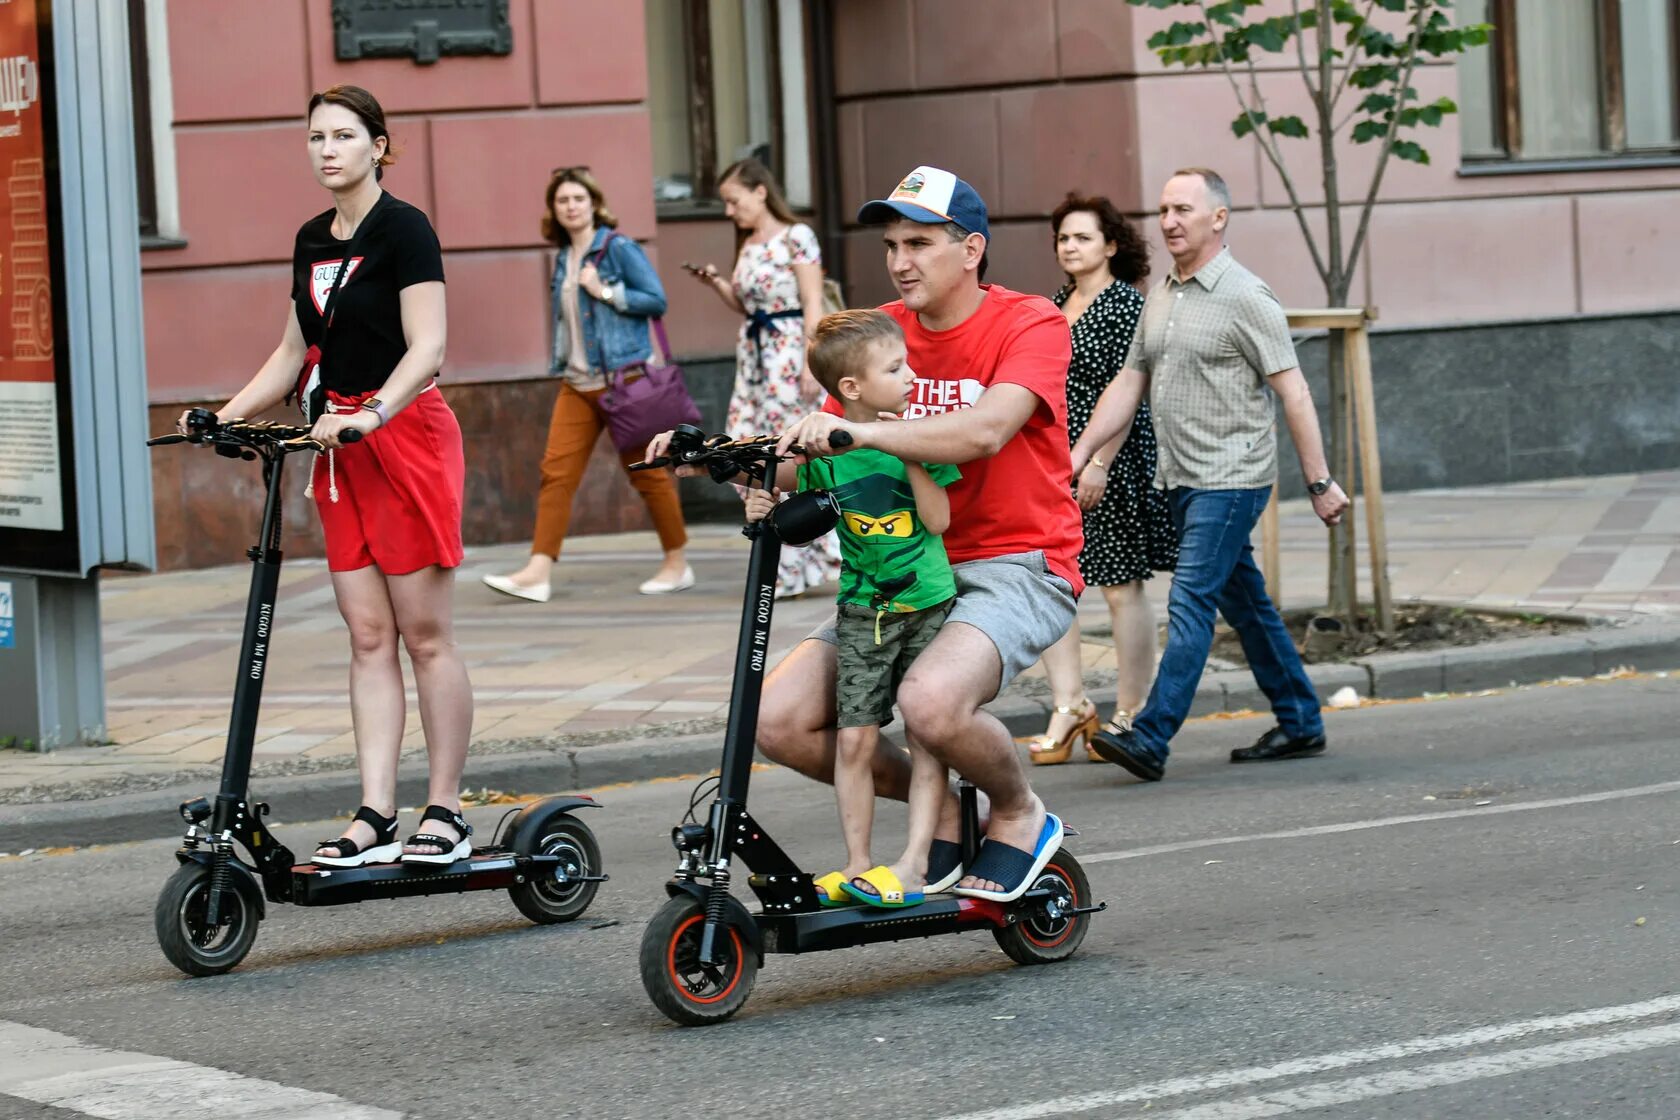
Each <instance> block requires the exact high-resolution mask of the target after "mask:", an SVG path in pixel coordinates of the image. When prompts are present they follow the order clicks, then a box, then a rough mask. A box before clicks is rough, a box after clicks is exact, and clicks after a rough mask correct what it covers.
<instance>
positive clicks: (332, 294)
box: [315, 191, 391, 361]
mask: <svg viewBox="0 0 1680 1120" xmlns="http://www.w3.org/2000/svg"><path fill="white" fill-rule="evenodd" d="M390 197H391V196H390V195H389V194H386V193H385V192H383V191H381V192H380V194H379V200H378V201H377V202H375V203H374V204H373V206H372V207H371V208H369V210H368V212H367V213H366V214H365V215H363V217H362V220H361V221H360V222H358V223H357V225H356V232H355V233H353V234H351V235H350V244H349V245H347V246H345V248H344V260H343V262H342V263H341V264H339V266H338V275H337V276H334V277H333V286H332V290H331V291H329V292H327V302H326V303H324V304H322V305H321V341H320V342H318V343H316V346H315V348H316V350H317V351H319V353H320V354H321V359H322V361H325V360H326V353H327V332H328V331H330V330H331V329H332V322H333V308H334V307H335V306H336V305H337V303H338V289H339V287H340V285H342V284H343V283H344V277H345V274H347V273H348V272H349V271H350V262H351V261H353V260H355V259H356V250H357V249H360V248H361V247H362V235H363V234H365V233H367V231H368V227H369V226H371V225H373V218H374V215H376V214H378V213H379V210H380V207H382V206H384V205H385V200H386V199H387V198H390Z"/></svg>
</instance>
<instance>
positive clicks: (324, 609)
mask: <svg viewBox="0 0 1680 1120" xmlns="http://www.w3.org/2000/svg"><path fill="white" fill-rule="evenodd" d="M1386 509H1387V521H1388V533H1389V556H1390V569H1391V577H1392V583H1393V589H1394V594H1395V597H1396V599H1397V600H1399V601H1405V600H1424V601H1435V602H1445V603H1454V604H1462V605H1465V606H1468V607H1475V608H1503V609H1530V610H1536V611H1552V612H1557V611H1562V612H1571V613H1577V614H1585V615H1592V616H1596V617H1600V618H1606V619H1613V620H1619V621H1624V622H1625V621H1636V620H1639V619H1644V618H1667V619H1673V620H1680V471H1670V472H1661V473H1653V474H1643V475H1620V476H1611V477H1601V478H1582V479H1564V480H1558V481H1551V482H1542V483H1526V484H1519V485H1513V486H1500V487H1478V488H1474V489H1465V490H1434V491H1418V492H1412V493H1404V494H1395V495H1390V496H1389V497H1388V499H1387V502H1386ZM1281 520H1282V538H1283V539H1282V555H1283V565H1284V575H1283V588H1282V591H1283V594H1282V598H1283V602H1284V605H1285V606H1286V607H1304V606H1311V605H1313V604H1314V603H1317V602H1322V601H1323V595H1324V583H1325V565H1326V562H1327V551H1328V550H1327V548H1326V544H1325V535H1324V531H1323V529H1322V527H1321V526H1320V525H1319V524H1318V522H1317V521H1316V519H1315V518H1314V517H1313V516H1312V512H1311V510H1310V508H1309V507H1308V506H1307V504H1306V503H1305V502H1304V501H1302V502H1287V503H1285V504H1284V506H1283V508H1282V519H1281ZM1359 532H1360V535H1361V538H1363V532H1364V519H1363V515H1362V513H1361V514H1360V517H1359ZM692 533H693V538H694V539H693V541H692V542H691V548H690V553H691V556H692V560H693V564H694V568H695V572H696V574H697V576H698V577H699V583H698V586H697V587H695V588H694V589H693V590H691V591H687V592H683V593H681V594H678V595H674V596H641V595H638V594H636V592H635V587H636V584H637V583H639V582H640V581H641V580H642V579H643V578H645V577H646V575H647V574H648V573H649V572H651V570H652V569H653V567H654V566H655V563H656V560H657V548H656V545H655V543H654V540H653V535H652V533H650V532H649V533H626V534H617V535H611V536H599V537H584V538H578V539H575V540H572V541H569V542H567V545H566V550H565V555H564V557H563V559H562V561H561V564H560V566H559V568H558V569H557V570H558V573H559V574H558V579H557V584H556V594H555V596H554V598H553V599H552V600H551V601H550V602H549V603H547V604H543V605H538V604H531V603H524V602H520V601H517V600H513V599H509V598H506V597H503V596H500V595H497V594H496V593H494V592H492V591H490V590H489V589H487V588H485V587H484V586H483V585H482V584H481V583H479V576H481V575H483V574H484V573H486V572H502V571H508V570H511V569H512V568H513V567H516V566H517V565H518V564H519V563H520V562H521V558H522V556H523V554H524V551H525V546H523V545H517V544H512V545H497V546H490V547H479V548H473V549H470V550H469V551H468V554H467V559H466V562H465V563H464V564H463V566H462V567H461V569H460V572H459V577H458V582H457V589H456V612H457V614H456V619H457V622H456V625H457V638H458V640H459V642H460V645H461V648H462V651H463V653H464V654H465V657H466V659H467V663H468V669H469V672H470V674H471V676H472V680H473V686H474V692H475V696H476V703H477V710H476V717H475V721H474V735H473V744H474V745H473V750H474V753H475V754H480V753H495V752H498V751H509V750H519V749H527V750H528V749H531V748H532V747H533V746H539V745H541V744H543V743H565V744H567V745H569V746H573V747H576V746H581V745H587V744H588V743H590V742H592V741H609V740H622V739H625V738H629V737H634V736H638V735H642V736H645V735H650V734H659V735H680V734H682V733H684V732H694V731H700V730H711V729H713V728H715V727H717V726H718V725H719V722H720V720H721V717H722V716H723V715H724V714H725V710H726V708H727V701H728V697H729V687H730V673H731V670H732V667H733V662H734V654H735V639H736V634H737V628H738V624H739V610H740V597H741V590H742V580H743V577H744V572H743V568H744V564H745V559H746V550H747V542H746V541H745V539H744V538H742V537H741V535H740V533H739V531H738V529H736V528H735V527H733V526H727V525H703V526H697V527H694V528H693V530H692ZM1364 543H1365V542H1364V541H1363V539H1361V545H1362V546H1363V544H1364ZM248 578H249V566H248V565H247V564H244V563H239V564H233V565H229V566H227V567H222V568H216V569H210V570H204V571H194V572H170V573H165V574H161V575H137V576H126V575H114V576H109V577H107V578H106V579H105V581H104V587H103V591H102V596H101V599H102V607H103V611H104V625H105V636H106V641H105V664H106V673H107V682H108V685H107V688H108V693H107V695H108V701H107V702H108V737H109V743H108V745H105V746H100V747H86V748H72V749H63V750H58V751H53V752H49V753H44V754H37V753H32V752H25V751H18V750H3V751H0V802H5V801H12V802H18V801H39V800H56V799H60V798H62V797H65V796H73V795H74V794H73V793H68V792H67V791H70V790H73V789H74V788H75V787H78V786H82V785H86V786H88V787H90V789H91V787H96V786H97V787H101V789H108V788H121V786H122V785H123V784H124V782H125V781H128V780H132V781H133V782H135V783H136V785H137V786H145V787H150V786H156V785H158V784H160V783H162V782H163V781H164V780H166V779H169V778H173V777H179V776H196V775H198V774H202V773H203V772H204V770H205V768H206V767H212V766H214V765H216V764H217V763H219V761H220V758H221V755H222V750H223V746H224V740H225V735H226V723H227V716H228V705H229V700H230V697H231V692H232V683H233V673H234V671H235V669H234V664H233V662H234V656H235V653H236V650H237V645H238V639H239V633H240V622H241V618H242V616H243V611H244V604H245V597H246V587H247V581H248ZM1361 583H1362V585H1366V584H1368V572H1364V573H1362V578H1361ZM1166 595H1167V580H1166V579H1165V578H1161V579H1157V580H1155V581H1153V582H1152V584H1151V586H1150V598H1151V600H1152V602H1153V603H1154V604H1155V607H1156V610H1157V612H1158V613H1164V610H1165V604H1166ZM830 609H831V602H830V601H829V600H828V598H827V596H826V595H824V594H821V593H819V594H818V595H816V596H808V597H806V598H802V599H798V600H793V601H789V602H783V603H780V604H778V606H777V613H776V621H775V629H774V643H773V644H774V647H775V648H774V650H773V656H774V657H780V656H781V654H782V653H783V652H785V651H786V650H788V649H790V648H792V646H793V645H794V644H796V643H797V642H798V641H799V640H801V639H802V638H803V637H804V635H806V634H807V633H809V632H810V631H811V630H812V629H813V628H815V626H816V625H817V624H818V623H819V622H820V621H821V620H822V619H823V618H824V617H825V616H826V615H827V613H828V612H829V611H830ZM277 615H278V621H277V626H276V628H275V632H274V641H273V646H272V652H271V655H270V659H269V662H268V675H267V679H266V682H265V689H264V700H263V719H262V725H261V729H260V731H259V737H258V742H257V746H256V759H255V763H256V767H257V770H258V772H259V773H263V772H269V773H274V772H282V773H284V772H305V771H310V770H315V769H332V770H337V769H341V768H343V767H346V766H348V765H349V764H350V760H351V759H352V758H353V755H354V741H353V737H352V735H351V733H350V729H349V728H350V718H349V710H348V704H347V701H346V696H345V691H346V683H345V682H346V675H347V671H348V664H349V652H348V649H347V647H346V642H345V638H344V632H343V624H342V622H341V621H340V619H339V617H338V614H337V611H336V609H335V607H334V604H333V596H332V586H331V582H330V579H329V576H328V573H327V571H326V568H325V566H324V564H323V563H322V562H321V561H319V560H298V561H292V562H289V563H288V564H287V566H286V568H285V570H284V572H283V575H282V585H281V594H280V600H279V605H278V608H277ZM1081 617H1082V618H1083V619H1085V620H1086V622H1087V623H1088V624H1100V623H1105V622H1106V612H1105V610H1104V609H1103V605H1102V600H1101V598H1100V597H1099V596H1095V595H1092V596H1087V597H1086V598H1085V602H1084V603H1083V604H1082V605H1081ZM1084 652H1085V665H1086V670H1087V672H1088V673H1090V674H1094V675H1096V676H1098V677H1101V676H1104V675H1111V674H1112V672H1113V669H1114V651H1113V648H1112V646H1110V645H1107V644H1104V643H1103V642H1101V641H1100V640H1092V641H1089V642H1087V643H1086V645H1085V650H1084ZM1215 668H1217V666H1216V667H1215ZM1039 673H1040V670H1038V669H1034V670H1032V671H1031V673H1029V675H1028V677H1027V678H1024V679H1023V681H1022V682H1020V683H1018V684H1017V685H1016V686H1012V691H1014V692H1022V691H1025V692H1042V682H1035V681H1034V680H1033V679H1032V678H1033V677H1035V676H1036V675H1038V674H1039ZM410 681H411V682H412V676H411V677H410ZM410 707H411V709H412V707H413V694H412V687H411V691H410ZM403 743H404V747H405V750H406V749H409V748H420V747H421V746H422V745H423V744H422V738H421V732H420V726H419V719H418V716H417V715H414V714H411V716H410V719H409V724H408V728H407V733H406V734H405V736H404V739H403ZM471 778H472V770H471V767H469V769H468V781H469V784H470V782H471ZM84 795H85V794H84Z"/></svg>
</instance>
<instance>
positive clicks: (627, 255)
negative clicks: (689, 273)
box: [549, 227, 665, 373]
mask: <svg viewBox="0 0 1680 1120" xmlns="http://www.w3.org/2000/svg"><path fill="white" fill-rule="evenodd" d="M612 232H613V231H612V230H609V229H606V228H605V227H601V228H598V229H596V231H595V240H594V241H592V242H591V243H590V245H589V252H588V253H587V254H586V255H585V261H586V262H587V261H593V260H595V257H596V254H598V253H600V252H601V245H602V243H604V242H605V241H606V239H607V235H608V234H610V233H612ZM566 256H567V252H566V247H565V246H562V247H561V249H560V251H559V253H557V254H556V255H555V258H554V279H553V280H552V281H551V282H550V284H549V324H550V326H551V327H553V329H554V349H553V355H552V358H551V360H550V363H549V372H550V373H561V372H563V371H564V370H565V369H566V365H567V362H568V360H569V359H570V357H571V354H570V350H571V336H570V333H569V332H568V331H567V330H566V325H565V323H564V322H562V321H561V318H560V317H561V315H562V314H564V312H563V311H562V310H561V306H560V285H561V283H562V282H563V281H564V280H565V279H566ZM595 270H596V271H597V272H598V273H600V276H601V281H602V283H605V284H610V285H611V286H612V301H611V302H610V303H603V302H602V301H600V300H598V299H596V298H595V297H594V296H592V295H590V294H589V293H588V292H586V291H584V290H583V289H582V288H579V289H578V312H579V314H580V316H581V318H582V320H583V322H582V324H581V327H582V334H583V345H584V348H585V349H586V350H588V351H589V368H590V369H592V370H602V371H611V370H616V369H623V368H624V367H625V366H631V365H635V364H636V363H638V362H644V361H646V360H647V359H648V357H649V355H650V354H651V352H652V344H651V343H650V342H649V340H648V320H649V319H652V318H657V317H659V316H661V315H664V314H665V287H664V285H662V284H661V283H660V282H659V274H658V273H656V272H655V271H654V270H653V264H652V263H651V262H650V261H649V260H648V259H647V254H646V253H644V252H642V247H641V246H640V245H638V244H636V240H635V238H633V237H629V236H626V235H624V234H619V235H618V236H617V237H614V238H613V239H612V244H611V245H608V246H607V251H606V252H605V253H604V254H601V257H600V259H599V261H596V264H595Z"/></svg>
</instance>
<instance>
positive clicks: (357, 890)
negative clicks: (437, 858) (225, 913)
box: [291, 848, 529, 906]
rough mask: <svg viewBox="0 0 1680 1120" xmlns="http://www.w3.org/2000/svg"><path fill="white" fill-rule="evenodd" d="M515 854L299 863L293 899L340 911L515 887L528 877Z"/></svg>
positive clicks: (481, 851)
mask: <svg viewBox="0 0 1680 1120" xmlns="http://www.w3.org/2000/svg"><path fill="white" fill-rule="evenodd" d="M525 862H529V861H528V860H521V858H520V857H519V856H517V855H515V854H514V853H513V852H510V851H507V850H506V849H501V848H480V849H477V850H476V851H474V852H473V854H472V855H470V856H468V857H467V858H465V859H458V860H456V861H455V862H454V863H451V864H446V865H439V866H436V867H424V866H422V867H414V866H411V865H409V864H405V863H367V864H363V865H362V866H361V867H317V866H316V865H314V864H312V863H300V864H297V865H296V866H294V867H293V868H292V898H291V901H292V902H293V903H294V904H295V905H298V906H339V905H342V904H344V903H349V902H365V901H367V900H368V899H372V898H408V897H411V896H414V895H425V894H459V893H461V892H463V891H484V890H495V889H497V888H505V887H511V886H513V885H514V884H515V883H517V882H519V881H520V879H521V877H523V876H524V874H525V871H524V869H523V868H522V867H521V866H520V865H521V863H525Z"/></svg>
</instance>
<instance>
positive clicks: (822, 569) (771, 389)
mask: <svg viewBox="0 0 1680 1120" xmlns="http://www.w3.org/2000/svg"><path fill="white" fill-rule="evenodd" d="M821 263H822V250H821V249H820V248H819V247H818V245H817V235H816V234H815V233H814V232H812V230H811V227H810V226H807V225H803V224H801V225H794V226H789V227H788V228H786V229H784V230H783V231H782V232H781V233H778V234H776V235H775V236H774V237H772V238H770V239H769V240H768V241H765V242H763V243H754V242H751V241H749V242H747V243H746V244H745V245H742V246H741V255H740V256H739V257H738V258H736V261H735V274H734V276H733V277H732V281H733V283H734V286H735V297H736V298H737V299H739V300H740V301H741V306H742V307H744V308H746V311H747V319H746V321H745V322H743V323H742V324H741V333H740V336H739V338H738V339H737V340H736V343H735V391H734V392H733V393H732V394H731V395H730V398H729V435H730V436H731V437H732V438H734V439H740V438H743V437H745V436H755V435H772V434H776V433H780V432H783V431H785V430H787V428H788V427H789V426H791V425H792V424H793V422H794V421H795V420H798V419H799V418H800V417H801V416H803V415H805V414H806V413H807V412H810V411H812V410H813V408H814V407H815V406H814V405H812V404H810V403H808V402H806V401H804V400H802V399H800V396H799V374H800V371H801V370H802V369H804V366H805V324H804V321H803V319H802V318H801V312H800V311H799V281H798V279H797V278H796V277H795V276H794V272H793V266H794V265H796V264H819V265H820V264H821ZM839 578H840V541H839V538H838V537H836V536H835V535H834V534H833V533H829V534H828V535H826V536H824V537H822V538H821V539H819V540H817V541H815V542H814V543H812V544H810V545H808V546H806V547H804V548H791V547H784V548H783V549H782V561H781V570H780V580H779V584H778V587H777V589H776V593H777V595H778V596H781V597H786V596H789V595H798V594H800V593H801V592H803V591H806V590H808V589H809V588H813V587H817V586H819V585H821V584H824V583H830V582H833V581H835V580H837V579H839Z"/></svg>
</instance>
